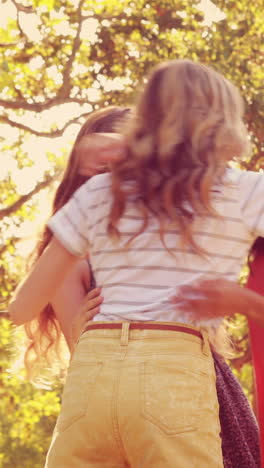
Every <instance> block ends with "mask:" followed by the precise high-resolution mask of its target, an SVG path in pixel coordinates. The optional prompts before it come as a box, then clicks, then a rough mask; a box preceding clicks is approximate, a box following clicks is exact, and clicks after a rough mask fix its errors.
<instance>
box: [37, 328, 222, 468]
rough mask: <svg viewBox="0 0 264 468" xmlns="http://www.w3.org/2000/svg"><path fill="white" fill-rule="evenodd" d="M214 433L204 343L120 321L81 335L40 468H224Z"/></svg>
mask: <svg viewBox="0 0 264 468" xmlns="http://www.w3.org/2000/svg"><path fill="white" fill-rule="evenodd" d="M97 323H98V322H97ZM190 328H192V327H190ZM219 433H220V425H219V417H218V402H217V396H216V389H215V371H214V364H213V360H212V357H211V353H210V348H209V344H208V341H207V338H206V337H204V338H203V339H201V338H199V337H197V336H193V335H190V334H186V333H183V332H179V331H171V330H169V331H168V330H129V323H128V322H124V323H123V324H122V329H119V330H111V329H104V330H89V331H87V332H85V333H84V334H83V335H82V336H81V338H80V340H79V343H78V344H77V346H76V349H75V352H74V355H73V358H72V360H71V364H70V368H69V374H68V378H67V381H66V384H65V389H64V392H63V397H62V409H61V414H60V416H59V418H58V421H57V424H56V427H55V430H54V435H53V440H52V443H51V447H50V449H49V452H48V455H47V460H46V465H45V467H46V468H90V467H96V468H99V467H100V468H125V467H127V468H128V467H129V468H166V467H167V468H209V467H211V468H220V467H221V468H223V461H222V451H221V441H220V435H219Z"/></svg>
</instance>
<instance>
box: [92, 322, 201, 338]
mask: <svg viewBox="0 0 264 468" xmlns="http://www.w3.org/2000/svg"><path fill="white" fill-rule="evenodd" d="M121 328H122V323H120V322H117V323H116V322H113V323H97V324H96V323H91V324H90V325H87V327H86V328H85V329H84V331H83V333H85V332H86V331H88V330H100V329H110V330H115V329H121ZM129 330H168V331H178V332H182V333H188V334H189V335H194V336H198V338H201V339H202V338H203V337H202V334H201V333H200V332H199V331H198V330H193V329H192V328H188V327H185V326H184V325H171V324H166V323H164V324H160V323H146V322H142V323H141V322H137V323H135V322H130V323H129Z"/></svg>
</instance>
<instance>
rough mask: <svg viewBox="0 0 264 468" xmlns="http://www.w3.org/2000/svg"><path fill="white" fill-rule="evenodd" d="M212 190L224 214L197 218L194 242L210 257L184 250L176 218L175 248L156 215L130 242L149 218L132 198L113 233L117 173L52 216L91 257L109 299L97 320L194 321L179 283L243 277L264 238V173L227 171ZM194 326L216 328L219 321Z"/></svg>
mask: <svg viewBox="0 0 264 468" xmlns="http://www.w3.org/2000/svg"><path fill="white" fill-rule="evenodd" d="M211 195H212V197H211V199H212V206H213V207H214V209H215V210H216V212H217V213H218V214H219V216H218V217H215V216H213V215H208V216H205V217H201V216H197V217H196V218H195V220H194V223H193V229H194V230H193V232H194V239H195V241H196V243H197V244H198V245H199V246H201V247H202V248H203V249H205V250H206V252H207V254H206V255H201V254H199V253H197V252H196V251H194V249H192V248H187V249H186V248H185V249H183V247H182V243H181V236H180V232H179V229H177V228H176V227H175V226H172V225H170V224H169V223H168V225H167V228H166V231H165V235H164V239H165V243H166V245H167V247H168V248H169V249H170V252H168V251H167V250H166V249H165V248H164V246H163V244H162V241H161V239H160V235H159V223H158V221H157V220H156V218H155V217H150V220H149V224H148V226H147V228H146V229H145V231H144V232H143V233H142V234H140V235H139V236H138V237H136V238H135V239H134V240H132V242H131V243H129V244H128V245H127V241H128V240H129V239H130V238H131V236H133V235H134V234H135V233H136V232H137V231H138V229H139V227H140V226H141V223H142V216H141V214H140V212H139V211H138V209H137V207H136V205H135V203H133V200H131V201H130V202H128V203H127V207H126V210H125V212H124V214H123V216H122V218H121V219H120V221H119V229H120V233H121V236H120V239H118V240H113V239H112V238H111V237H109V236H108V234H107V224H108V216H109V210H110V208H111V203H112V194H111V175H110V174H101V175H98V176H95V177H93V178H92V179H90V180H89V181H88V182H87V183H85V184H84V185H83V186H82V187H81V188H80V189H79V190H78V191H77V192H76V193H75V194H74V195H73V197H72V198H71V200H70V201H69V202H68V203H67V204H66V205H65V206H64V207H63V208H62V209H61V210H59V211H58V212H57V213H56V214H55V215H54V216H53V217H52V218H51V219H50V221H49V223H48V225H49V227H50V228H51V230H52V231H53V233H54V235H55V237H56V238H57V239H58V240H59V241H60V242H61V243H62V244H63V245H64V247H65V248H66V249H67V250H69V252H71V253H73V254H74V255H77V256H85V255H87V254H89V256H90V263H91V266H92V270H93V273H94V276H95V280H96V283H97V285H98V286H100V287H102V295H103V297H104V302H103V304H102V305H101V310H100V313H99V314H98V315H97V316H96V317H95V320H161V321H177V322H182V323H189V319H188V318H187V317H185V316H184V314H183V313H182V312H181V310H180V309H177V310H175V309H174V308H173V306H172V305H171V302H170V298H171V296H172V295H173V294H174V293H175V292H176V291H177V287H178V286H181V285H184V284H188V283H189V282H192V281H193V280H196V279H205V278H215V277H223V278H227V279H230V280H236V279H237V277H238V274H239V271H240V269H241V267H242V265H243V263H244V261H245V258H246V256H247V254H248V252H249V249H250V247H251V245H252V243H253V242H254V240H255V239H256V237H258V236H264V175H263V174H262V173H256V172H245V171H239V170H236V169H227V171H226V177H225V182H224V183H223V184H222V185H217V186H216V187H214V189H213V190H212V192H211ZM192 323H195V324H197V325H217V323H219V321H218V319H213V320H210V321H201V320H200V321H195V320H194V321H192Z"/></svg>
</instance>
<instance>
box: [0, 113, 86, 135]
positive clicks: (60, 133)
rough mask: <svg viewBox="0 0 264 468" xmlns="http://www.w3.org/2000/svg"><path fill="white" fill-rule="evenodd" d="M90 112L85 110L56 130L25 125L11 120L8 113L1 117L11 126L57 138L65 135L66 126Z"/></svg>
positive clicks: (33, 133) (0, 120)
mask: <svg viewBox="0 0 264 468" xmlns="http://www.w3.org/2000/svg"><path fill="white" fill-rule="evenodd" d="M89 114H90V112H85V113H84V114H81V115H79V116H78V117H75V118H74V119H71V120H69V121H68V122H67V123H66V124H65V125H64V126H63V127H62V128H57V129H56V130H51V131H50V132H43V131H39V130H34V129H33V128H31V127H29V126H28V125H24V124H22V123H19V122H15V121H14V120H11V119H10V118H9V117H8V116H7V115H3V116H1V117H0V122H3V123H6V124H8V125H10V126H11V127H15V128H19V129H20V130H24V131H25V132H30V133H31V134H32V135H36V136H39V137H48V138H57V137H60V136H61V135H63V133H64V132H65V130H66V128H68V127H69V126H70V125H72V124H75V123H79V120H80V119H81V118H82V117H88V115H89Z"/></svg>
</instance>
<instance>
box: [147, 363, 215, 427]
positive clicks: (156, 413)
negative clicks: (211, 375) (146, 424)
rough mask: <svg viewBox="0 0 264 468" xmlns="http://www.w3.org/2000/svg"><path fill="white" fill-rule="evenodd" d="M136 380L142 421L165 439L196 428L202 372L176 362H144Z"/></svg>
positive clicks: (203, 379)
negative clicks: (164, 436) (151, 424)
mask: <svg viewBox="0 0 264 468" xmlns="http://www.w3.org/2000/svg"><path fill="white" fill-rule="evenodd" d="M193 359H195V358H193ZM192 367H193V366H192ZM140 379H141V382H140V387H141V388H140V394H141V414H142V416H143V417H144V418H145V419H147V420H148V421H150V422H151V423H153V424H154V425H156V426H157V427H158V428H159V429H160V430H162V431H163V432H165V433H166V434H168V435H173V434H178V433H182V432H188V431H195V430H196V429H197V428H198V424H199V420H200V418H201V415H202V413H203V399H204V398H206V389H207V387H208V375H207V373H206V372H202V371H199V370H198V371H197V372H195V371H193V370H192V369H191V370H189V369H188V368H185V367H181V366H180V365H179V363H178V362H176V363H172V362H169V363H166V362H164V363H152V362H144V363H142V364H141V369H140Z"/></svg>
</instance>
